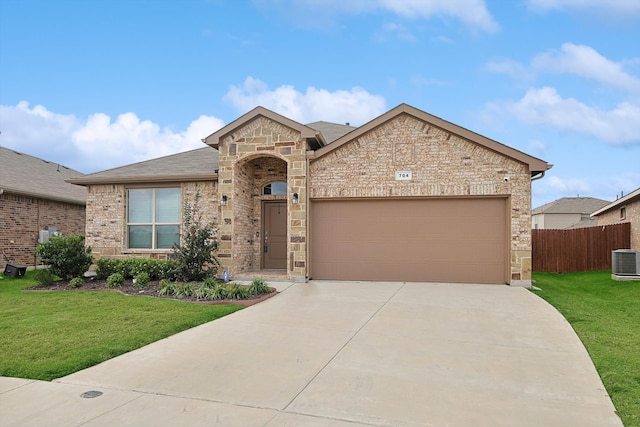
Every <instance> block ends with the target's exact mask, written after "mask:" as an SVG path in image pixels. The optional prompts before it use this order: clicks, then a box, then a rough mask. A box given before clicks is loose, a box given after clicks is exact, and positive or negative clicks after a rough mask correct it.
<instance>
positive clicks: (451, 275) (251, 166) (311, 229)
mask: <svg viewBox="0 0 640 427" xmlns="http://www.w3.org/2000/svg"><path fill="white" fill-rule="evenodd" d="M203 141H204V142H205V143H206V144H208V145H209V146H210V147H205V148H202V149H199V150H194V151H190V152H186V153H181V154H176V155H173V156H168V157H163V158H160V159H156V160H150V161H147V162H142V163H137V164H133V165H129V166H124V167H121V168H117V169H112V170H109V171H104V172H98V173H95V174H91V175H86V176H84V177H81V178H76V179H72V180H70V182H73V183H76V184H80V185H85V186H87V231H86V235H87V240H88V242H87V243H88V244H90V245H91V246H92V247H93V249H94V254H96V255H99V256H148V257H160V258H162V257H166V256H167V255H168V254H169V253H170V247H171V245H172V244H173V242H175V241H177V239H178V235H177V233H178V228H179V225H180V221H181V218H180V211H181V206H182V204H183V203H184V202H185V201H186V200H192V199H193V197H194V195H195V194H196V192H199V193H200V195H201V197H202V200H201V209H202V211H203V212H204V213H205V215H206V218H207V219H210V220H215V221H216V222H217V225H218V237H219V239H220V242H221V245H220V249H219V251H218V253H217V257H218V259H219V260H220V262H221V264H222V267H223V268H224V269H225V270H227V271H228V272H229V274H230V275H231V276H232V277H235V276H241V275H242V276H251V275H253V276H256V277H257V276H260V273H261V272H263V273H265V272H266V270H270V271H278V272H280V273H281V274H282V275H284V276H285V277H288V278H289V279H291V280H300V281H303V280H307V279H333V280H386V281H389V280H393V281H422V282H461V283H464V282H468V283H501V284H504V283H509V284H512V285H525V286H527V285H530V284H531V227H530V224H531V215H530V206H531V180H532V179H533V178H534V177H542V175H544V172H545V171H546V170H547V169H549V168H550V165H549V164H547V163H546V162H545V161H543V160H540V159H538V158H535V157H532V156H529V155H527V154H525V153H522V152H520V151H517V150H515V149H513V148H510V147H507V146H505V145H502V144H500V143H498V142H496V141H494V140H491V139H488V138H486V137H484V136H481V135H479V134H476V133H474V132H471V131H469V130H467V129H464V128H461V127H459V126H457V125H454V124H452V123H450V122H447V121H445V120H442V119H440V118H438V117H435V116H432V115H430V114H428V113H425V112H423V111H420V110H418V109H416V108H413V107H411V106H408V105H406V104H402V105H399V106H398V107H396V108H394V109H392V110H390V111H388V112H387V113H385V114H383V115H381V116H380V117H378V118H376V119H374V120H372V121H371V122H369V123H366V124H365V125H363V126H360V127H358V128H354V127H351V126H347V125H338V124H331V123H327V122H316V123H311V124H309V125H303V124H300V123H298V122H295V121H293V120H291V119H289V118H287V117H284V116H281V115H279V114H276V113H274V112H272V111H269V110H267V109H265V108H262V107H257V108H255V109H253V110H251V111H250V112H248V113H247V114H245V115H243V116H241V117H240V118H238V119H236V120H235V121H233V122H231V123H230V124H228V125H227V126H225V127H223V128H222V129H220V130H218V131H217V132H214V133H213V134H211V135H209V136H208V137H206V138H205V139H204V140H203Z"/></svg>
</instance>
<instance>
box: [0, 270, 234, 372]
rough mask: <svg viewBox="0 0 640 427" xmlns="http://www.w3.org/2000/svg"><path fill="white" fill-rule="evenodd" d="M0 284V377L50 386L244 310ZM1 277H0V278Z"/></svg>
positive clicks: (22, 282) (12, 281)
mask: <svg viewBox="0 0 640 427" xmlns="http://www.w3.org/2000/svg"><path fill="white" fill-rule="evenodd" d="M33 276H34V272H33V271H29V272H27V275H26V276H25V277H23V278H9V277H4V278H2V279H0V349H2V350H1V351H0V376H10V377H20V378H31V379H40V380H46V381H50V380H52V379H54V378H59V377H62V376H64V375H68V374H71V373H73V372H76V371H79V370H81V369H84V368H87V367H89V366H93V365H96V364H98V363H100V362H103V361H105V360H107V359H111V358H112V357H115V356H118V355H120V354H123V353H126V352H128V351H131V350H134V349H136V348H139V347H142V346H144V345H146V344H149V343H152V342H154V341H157V340H159V339H162V338H165V337H168V336H170V335H173V334H175V333H177V332H180V331H183V330H185V329H189V328H191V327H194V326H197V325H200V324H202V323H206V322H209V321H211V320H214V319H217V318H219V317H222V316H226V315H227V314H230V313H233V312H234V311H236V310H239V309H241V308H242V307H241V306H237V305H217V306H211V305H199V304H192V303H188V302H182V301H173V300H167V299H159V298H152V297H145V296H127V295H122V294H119V293H117V292H108V291H102V292H95V291H94V292H91V291H63V292H24V291H22V289H23V288H26V287H30V286H35V285H36V284H37V283H36V281H35V279H34V277H33ZM0 277H2V276H0Z"/></svg>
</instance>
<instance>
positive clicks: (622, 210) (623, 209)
mask: <svg viewBox="0 0 640 427" xmlns="http://www.w3.org/2000/svg"><path fill="white" fill-rule="evenodd" d="M626 218H627V207H626V206H623V207H621V208H620V219H626Z"/></svg>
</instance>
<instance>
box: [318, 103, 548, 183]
mask: <svg viewBox="0 0 640 427" xmlns="http://www.w3.org/2000/svg"><path fill="white" fill-rule="evenodd" d="M401 114H409V115H411V116H413V117H415V118H417V119H419V120H422V121H425V122H427V123H429V124H430V125H432V126H435V127H438V128H440V129H442V130H444V131H446V132H449V133H452V134H455V135H458V136H459V137H461V138H464V139H466V140H469V141H472V142H475V143H477V144H479V145H481V146H484V147H485V148H488V149H490V150H492V151H495V152H498V153H500V154H502V155H504V156H507V157H510V158H512V159H515V160H518V161H520V162H522V163H525V164H527V165H529V171H530V172H531V176H533V175H538V174H540V173H544V172H546V171H547V170H548V169H551V167H552V166H553V165H550V164H548V163H547V162H545V161H544V160H541V159H538V158H536V157H533V156H530V155H528V154H526V153H523V152H522V151H518V150H516V149H515V148H511V147H508V146H506V145H504V144H501V143H499V142H498V141H494V140H493V139H489V138H487V137H485V136H482V135H480V134H477V133H475V132H472V131H470V130H468V129H465V128H463V127H461V126H458V125H455V124H453V123H451V122H448V121H446V120H443V119H441V118H440V117H436V116H433V115H431V114H429V113H426V112H424V111H422V110H419V109H417V108H415V107H412V106H410V105H408V104H400V105H398V106H397V107H395V108H394V109H392V110H389V111H387V112H386V113H384V114H383V115H381V116H379V117H377V118H375V119H373V120H371V121H370V122H368V123H366V124H364V125H362V126H360V127H359V128H357V129H355V130H354V131H352V132H349V133H348V134H346V135H344V136H342V137H341V138H338V139H337V140H336V141H334V142H333V143H331V144H329V145H327V146H325V147H322V148H320V149H319V150H317V151H316V152H315V153H313V154H312V155H311V156H310V159H311V160H312V161H313V160H315V159H318V158H320V157H322V156H324V155H326V154H328V153H330V152H331V151H333V150H335V149H337V148H339V147H340V146H342V145H344V144H346V143H348V142H350V141H353V140H354V139H356V138H358V137H360V136H362V135H364V134H365V133H367V132H369V131H371V130H373V129H375V128H377V127H378V126H381V125H383V124H384V123H386V122H388V121H389V120H391V119H393V118H395V117H397V116H399V115H401Z"/></svg>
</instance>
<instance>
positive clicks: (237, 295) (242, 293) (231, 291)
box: [227, 282, 249, 299]
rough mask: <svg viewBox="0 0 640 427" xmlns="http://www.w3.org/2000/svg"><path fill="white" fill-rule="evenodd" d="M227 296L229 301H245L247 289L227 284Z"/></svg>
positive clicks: (234, 284)
mask: <svg viewBox="0 0 640 427" xmlns="http://www.w3.org/2000/svg"><path fill="white" fill-rule="evenodd" d="M227 296H228V297H229V298H231V299H247V298H249V288H247V287H246V286H242V285H239V284H237V283H235V282H231V283H229V284H227Z"/></svg>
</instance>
